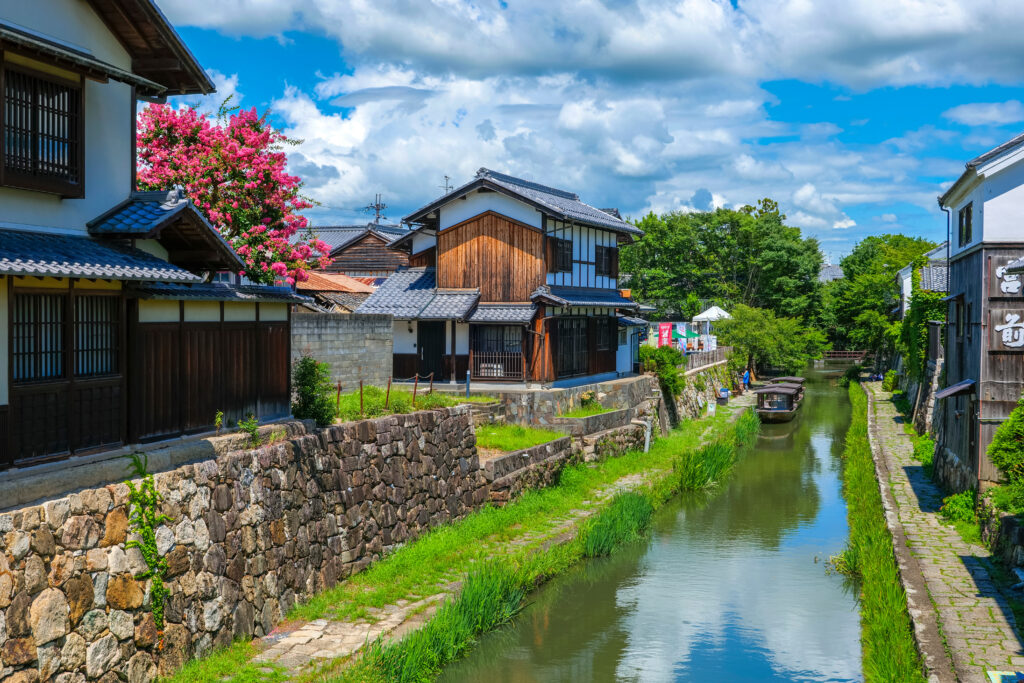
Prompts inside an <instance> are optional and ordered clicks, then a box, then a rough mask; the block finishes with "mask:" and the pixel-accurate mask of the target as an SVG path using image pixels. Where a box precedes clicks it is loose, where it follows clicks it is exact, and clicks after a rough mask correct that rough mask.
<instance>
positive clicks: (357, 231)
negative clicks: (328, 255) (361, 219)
mask: <svg viewBox="0 0 1024 683" xmlns="http://www.w3.org/2000/svg"><path fill="white" fill-rule="evenodd" d="M310 230H311V231H312V232H313V234H314V235H316V237H317V238H318V239H320V240H323V241H324V242H325V243H326V244H327V245H328V246H330V248H331V251H334V250H335V249H338V248H340V247H343V246H345V245H347V244H350V243H351V242H354V241H355V240H357V239H359V238H360V237H362V236H363V235H365V234H366V233H367V232H369V231H373V232H375V233H377V234H379V235H380V236H381V237H383V238H384V239H386V240H387V241H388V243H391V242H394V241H395V240H396V239H398V238H399V237H402V236H403V235H405V234H406V233H408V232H409V229H408V228H403V227H402V226H400V225H391V224H387V223H382V224H379V225H378V224H376V223H367V224H366V225H321V226H314V227H312V228H310ZM294 239H295V240H298V239H305V232H304V231H303V232H302V233H298V234H296V236H295V238H294Z"/></svg>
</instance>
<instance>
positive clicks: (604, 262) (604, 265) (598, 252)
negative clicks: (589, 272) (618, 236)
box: [594, 247, 616, 277]
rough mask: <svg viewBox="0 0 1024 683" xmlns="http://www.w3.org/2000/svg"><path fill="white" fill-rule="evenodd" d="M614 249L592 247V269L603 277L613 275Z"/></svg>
mask: <svg viewBox="0 0 1024 683" xmlns="http://www.w3.org/2000/svg"><path fill="white" fill-rule="evenodd" d="M615 260H616V259H615V249H614V248H613V247H594V271H595V272H596V273H597V275H602V276H604V277H615V265H616V264H615Z"/></svg>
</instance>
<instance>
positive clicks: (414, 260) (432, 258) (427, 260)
mask: <svg viewBox="0 0 1024 683" xmlns="http://www.w3.org/2000/svg"><path fill="white" fill-rule="evenodd" d="M436 265H437V247H430V249H424V250H423V251H421V252H420V253H418V254H413V255H412V256H410V257H409V267H410V268H433V267H434V266H436Z"/></svg>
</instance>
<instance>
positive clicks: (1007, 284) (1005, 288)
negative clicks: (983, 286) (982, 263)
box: [988, 253, 1024, 299]
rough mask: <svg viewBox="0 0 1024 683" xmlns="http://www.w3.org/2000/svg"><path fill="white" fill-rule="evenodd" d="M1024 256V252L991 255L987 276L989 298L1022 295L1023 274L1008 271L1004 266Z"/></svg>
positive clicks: (1023, 292)
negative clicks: (1008, 254)
mask: <svg viewBox="0 0 1024 683" xmlns="http://www.w3.org/2000/svg"><path fill="white" fill-rule="evenodd" d="M1021 257H1024V253H1021V254H1019V255H1017V256H993V257H992V258H991V260H990V261H989V264H990V265H989V267H990V268H991V269H992V270H991V273H990V274H989V278H988V296H989V298H990V299H1004V298H1007V297H1024V275H1020V274H1018V273H1008V272H1007V271H1006V267H1007V266H1008V265H1010V263H1011V262H1013V261H1016V260H1017V259H1019V258H1021Z"/></svg>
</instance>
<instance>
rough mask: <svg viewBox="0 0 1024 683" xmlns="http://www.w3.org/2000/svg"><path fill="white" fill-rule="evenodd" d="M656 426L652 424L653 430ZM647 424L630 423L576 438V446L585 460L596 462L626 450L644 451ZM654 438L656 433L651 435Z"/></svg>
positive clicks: (574, 444)
mask: <svg viewBox="0 0 1024 683" xmlns="http://www.w3.org/2000/svg"><path fill="white" fill-rule="evenodd" d="M654 429H656V427H654V426H652V432H653V430H654ZM646 432H647V425H643V424H628V425H625V426H623V427H615V428H613V429H606V430H604V431H601V432H595V433H593V434H588V435H586V436H584V437H582V438H579V439H576V440H575V441H574V443H573V446H574V448H576V449H578V450H580V451H582V460H583V461H584V462H594V461H595V460H604V459H605V458H612V457H618V456H620V455H622V454H624V453H625V452H626V451H632V450H637V451H642V450H643V448H644V438H645V435H646ZM651 440H652V441H653V440H654V434H653V433H652V435H651Z"/></svg>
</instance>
